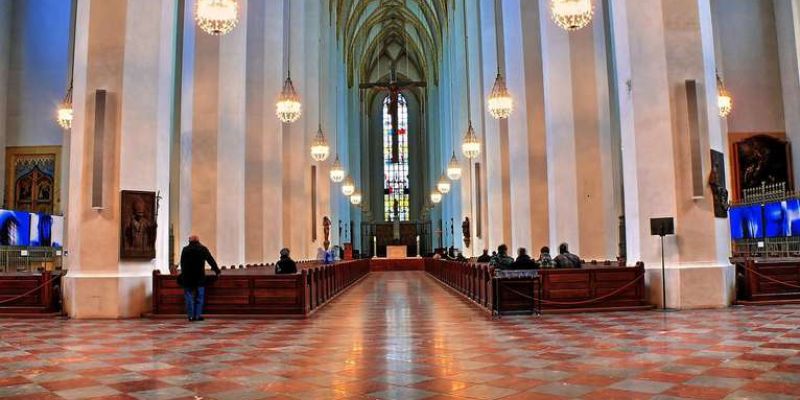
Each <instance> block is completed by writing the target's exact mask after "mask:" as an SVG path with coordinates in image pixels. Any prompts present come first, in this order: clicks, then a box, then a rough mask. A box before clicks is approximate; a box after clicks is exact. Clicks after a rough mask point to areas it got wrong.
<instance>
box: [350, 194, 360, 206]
mask: <svg viewBox="0 0 800 400" xmlns="http://www.w3.org/2000/svg"><path fill="white" fill-rule="evenodd" d="M350 204H352V205H354V206H357V205H359V204H361V192H359V191H355V192H353V194H351V195H350Z"/></svg>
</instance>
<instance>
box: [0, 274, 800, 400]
mask: <svg viewBox="0 0 800 400" xmlns="http://www.w3.org/2000/svg"><path fill="white" fill-rule="evenodd" d="M798 351H800V306H778V307H768V308H732V309H726V310H705V311H685V312H678V313H671V314H661V313H659V312H655V311H653V312H637V313H609V314H594V315H589V314H583V315H569V316H551V315H548V316H544V317H541V318H534V317H505V318H503V319H502V320H495V321H492V320H491V319H490V318H489V317H488V316H487V314H485V313H484V312H483V311H481V310H479V309H477V308H475V307H473V306H472V305H470V304H468V303H467V302H464V301H462V300H461V299H460V298H459V297H457V296H456V295H454V294H452V293H451V292H449V291H447V290H446V289H444V288H443V287H442V286H440V285H439V284H438V283H436V282H435V281H434V280H432V279H431V278H429V277H427V276H426V275H425V274H424V273H422V272H392V273H390V272H386V273H374V274H371V275H370V276H369V277H368V278H367V279H366V280H364V281H363V282H361V283H360V284H358V285H357V286H356V287H354V288H352V289H350V290H349V291H347V292H345V293H344V294H343V295H342V296H340V297H339V298H337V299H336V300H335V301H334V302H333V303H331V304H330V305H328V306H326V307H325V308H323V309H322V310H321V311H320V312H318V313H317V314H315V315H314V316H313V317H312V318H310V319H308V320H282V321H253V320H250V321H230V320H213V319H209V320H206V321H205V322H195V323H189V322H185V321H177V320H174V321H163V320H146V319H143V320H128V321H76V320H74V321H60V320H0V398H18V399H31V400H36V399H89V398H92V399H141V400H147V399H191V400H196V399H218V400H228V399H230V400H234V399H241V400H249V399H262V398H271V399H278V398H290V399H344V398H347V399H351V398H352V399H376V398H377V399H404V400H405V399H409V400H411V399H423V398H424V399H455V398H470V399H498V398H502V399H564V398H579V399H678V398H690V399H720V398H726V399H792V398H800V355H798Z"/></svg>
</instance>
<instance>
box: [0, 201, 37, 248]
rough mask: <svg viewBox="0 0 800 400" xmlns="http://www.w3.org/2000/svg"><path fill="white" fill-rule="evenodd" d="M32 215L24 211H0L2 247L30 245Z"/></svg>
mask: <svg viewBox="0 0 800 400" xmlns="http://www.w3.org/2000/svg"><path fill="white" fill-rule="evenodd" d="M30 234H31V214H30V213H28V212H23V211H8V210H0V245H2V246H28V245H30Z"/></svg>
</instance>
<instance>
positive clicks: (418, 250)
mask: <svg viewBox="0 0 800 400" xmlns="http://www.w3.org/2000/svg"><path fill="white" fill-rule="evenodd" d="M419 252H420V249H419V235H417V257H419V254H420V253H419Z"/></svg>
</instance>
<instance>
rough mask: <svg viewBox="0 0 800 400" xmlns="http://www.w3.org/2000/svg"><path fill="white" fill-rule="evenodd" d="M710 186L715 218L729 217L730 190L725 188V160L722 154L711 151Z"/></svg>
mask: <svg viewBox="0 0 800 400" xmlns="http://www.w3.org/2000/svg"><path fill="white" fill-rule="evenodd" d="M708 186H709V187H710V188H711V195H712V196H713V198H714V216H715V217H717V218H727V217H728V207H729V206H730V204H729V202H728V189H727V188H726V187H725V158H724V156H723V154H722V153H720V152H718V151H715V150H711V173H709V174H708Z"/></svg>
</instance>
